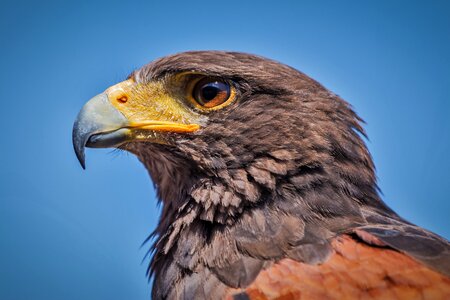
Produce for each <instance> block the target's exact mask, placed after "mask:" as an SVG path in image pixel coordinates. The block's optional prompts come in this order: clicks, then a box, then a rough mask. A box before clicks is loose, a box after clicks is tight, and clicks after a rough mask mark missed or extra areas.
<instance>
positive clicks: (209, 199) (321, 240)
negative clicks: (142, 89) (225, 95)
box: [120, 51, 450, 299]
mask: <svg viewBox="0 0 450 300" xmlns="http://www.w3.org/2000/svg"><path fill="white" fill-rule="evenodd" d="M186 72H189V73H194V74H202V75H206V76H215V77H218V78H221V79H223V80H226V81H228V82H231V83H232V84H233V86H234V87H235V89H236V93H237V96H236V97H237V98H236V101H234V102H233V103H232V104H230V105H229V106H227V107H225V108H223V109H220V110H217V111H212V112H209V113H208V115H207V121H205V123H204V124H203V126H202V127H201V129H200V130H198V131H195V132H193V133H189V134H184V133H170V134H169V135H170V141H171V142H170V143H162V144H161V143H154V142H145V141H144V142H143V141H138V142H135V141H127V142H126V143H123V144H121V145H120V147H121V148H123V149H126V150H128V151H130V152H132V153H134V154H136V156H137V157H138V158H139V159H140V160H141V161H142V163H143V164H144V165H145V167H146V168H147V169H148V171H149V173H150V176H151V178H152V180H153V183H154V184H155V187H156V189H157V191H158V197H159V199H160V200H161V201H162V204H163V206H162V215H161V218H160V222H159V225H158V227H157V228H156V230H155V232H154V233H153V234H152V236H151V238H154V239H155V242H154V244H153V246H152V250H151V254H152V262H151V265H150V267H149V275H150V276H153V278H154V283H153V292H152V298H153V299H218V298H223V297H225V296H231V295H233V294H236V295H237V296H236V298H239V297H242V298H239V299H246V297H254V298H255V299H269V298H274V297H275V296H276V295H278V296H277V297H281V296H283V295H285V296H286V295H290V296H291V297H292V299H295V298H300V297H301V294H295V293H291V294H289V293H288V294H283V292H281V290H280V291H278V294H277V291H276V289H277V288H276V287H277V286H278V287H279V286H282V285H283V284H286V282H285V283H282V282H281V283H280V282H279V284H278V285H276V284H275V285H273V287H272V289H275V291H274V294H273V295H272V296H270V295H269V294H267V293H265V294H264V288H263V286H264V284H263V283H261V282H263V280H266V279H267V278H266V277H264V276H267V275H261V276H259V277H258V275H259V274H267V272H269V274H270V270H271V268H274V267H275V268H277V267H276V266H280V267H278V268H281V266H282V265H283V262H284V263H285V262H286V259H290V260H292V261H295V262H299V263H302V264H299V265H298V266H297V267H298V268H299V270H300V269H302V268H303V269H302V270H305V267H307V266H311V267H312V266H315V265H319V266H317V267H315V268H322V269H320V270H326V269H327V268H328V267H327V266H336V263H335V261H336V259H338V258H336V253H338V252H339V251H340V250H339V249H344V250H343V251H344V252H345V251H346V250H345V249H356V248H355V247H367V249H368V250H367V253H370V254H368V257H371V256H377V255H378V253H380V252H379V251H381V252H383V251H386V252H384V253H387V254H386V255H390V254H389V253H395V255H398V257H400V258H398V259H396V260H395V261H397V262H399V266H396V268H402V266H406V265H408V264H409V265H408V266H413V267H414V266H415V265H414V263H416V262H417V266H419V265H422V264H423V266H421V268H424V269H425V270H428V272H430V273H429V274H434V275H433V276H436V278H440V279H439V280H442V284H441V285H440V286H439V290H440V291H441V290H442V293H441V294H439V295H440V296H443V295H444V296H445V295H448V296H450V280H449V279H448V278H449V276H450V245H449V243H448V241H446V240H445V239H443V238H441V237H439V236H437V235H435V234H433V233H431V232H429V231H427V230H425V229H422V228H420V227H418V226H415V225H413V224H411V223H409V222H407V221H405V220H404V219H402V218H401V217H399V216H398V215H397V214H396V213H394V212H393V211H392V210H391V209H390V208H388V207H387V206H386V205H385V203H384V202H383V201H382V200H381V198H380V196H379V193H378V187H377V183H376V177H375V172H374V165H373V162H372V159H371V157H370V154H369V152H368V150H367V148H366V146H365V144H364V141H363V140H362V138H361V136H364V135H365V133H364V130H363V128H362V127H361V119H360V118H359V117H358V116H357V115H356V114H355V113H354V111H353V110H352V109H351V107H350V106H349V105H348V104H347V103H346V102H345V101H343V100H342V99H341V98H339V97H338V96H337V95H335V94H333V93H331V92H330V91H328V90H327V89H325V88H324V87H323V86H322V85H320V84H319V83H317V82H316V81H314V80H312V79H311V78H309V77H308V76H306V75H304V74H302V73H300V72H299V71H297V70H295V69H293V68H290V67H288V66H286V65H283V64H280V63H277V62H274V61H271V60H268V59H265V58H261V57H258V56H253V55H249V54H243V53H236V52H218V51H203V52H187V53H181V54H177V55H173V56H168V57H165V58H162V59H159V60H157V61H155V62H153V63H150V64H149V65H147V66H144V67H143V68H141V69H139V70H137V71H135V72H134V73H133V74H132V75H131V76H130V77H131V78H132V79H133V80H134V81H135V82H136V83H137V84H144V83H147V82H153V81H158V82H165V83H166V84H168V82H170V80H171V78H173V77H174V76H176V75H177V74H183V73H186ZM338 241H341V242H342V241H344V242H345V243H344V242H342V245H343V246H336V245H337V244H336V243H339V242H338ZM353 244H355V245H356V246H352V245H353ZM358 244H361V245H362V246H357V245H358ZM339 245H340V244H339ZM358 249H359V248H358ZM361 249H366V248H361ZM371 249H376V250H371ZM361 251H362V250H361ZM364 251H366V250H364ZM364 253H366V252H364ZM344 256H345V255H344ZM395 257H397V256H395ZM401 257H404V258H405V260H404V262H405V263H404V264H402V261H403V260H402V259H401ZM408 257H410V258H408ZM411 258H412V259H411ZM354 261H358V262H359V264H360V265H361V267H360V269H361V268H362V269H361V270H362V273H364V272H365V271H364V268H366V269H367V270H369V269H373V266H380V262H375V261H376V259H375V260H370V261H371V262H368V263H367V264H364V263H361V262H360V260H359V258H358V259H356V260H354ZM368 261H369V260H368ZM274 264H275V265H274ZM337 265H339V263H337ZM342 265H346V266H347V267H348V266H349V265H352V262H351V259H349V260H348V261H347V262H346V263H344V262H343V263H342ZM302 266H303V267H302ZM413 267H411V268H413ZM383 268H387V270H389V266H384V267H383ZM414 268H416V269H417V268H418V267H414ZM414 268H413V269H414ZM264 269H266V270H265V271H264V272H265V273H264V272H263V273H261V272H262V271H263V270H264ZM330 269H333V267H330ZM406 269H407V268H406V267H405V270H406ZM294 270H295V268H294ZM314 270H316V271H317V270H319V269H314ZM327 270H328V269H327ZM383 270H385V269H383ZM408 270H410V269H408ZM414 270H415V269H414ZM421 270H422V269H421ZM302 272H303V271H302ZM311 272H312V271H311ZM317 272H318V273H317V274H319V273H320V272H322V271H320V272H319V271H317ZM380 272H387V271H386V270H385V271H380ZM424 272H425V271H424ZM294 273H295V272H294ZM388 273H389V272H387V273H386V274H388ZM302 274H303V275H302V276H305V275H304V272H303V273H302ZM379 274H381V273H379ZM383 274H384V273H383ZM389 274H390V273H389ZM409 274H410V275H408V276H409V277H408V278H419V279H418V280H420V276H419V275H415V273H414V274H413V272H412V273H409ZM411 274H413V275H411ZM427 274H428V273H427ZM322 275H323V274H322ZM286 276H287V275H286ZM380 276H381V275H380ZM392 276H394V275H392ZM430 276H431V275H430ZM257 277H258V279H256V278H257ZM269 277H270V276H269ZM287 277H288V276H287ZM264 278H266V279H264ZM280 278H281V279H279V280H281V281H282V280H283V276H281V277H280ZM293 278H296V277H295V276H294V277H293ZM299 278H300V279H298V278H297V279H298V280H304V279H305V277H301V276H300V277H299ZM302 278H303V279H302ZM376 278H378V277H376ZM255 279H256V280H257V282H255ZM377 280H379V281H380V282H381V281H383V282H384V281H386V282H387V281H389V280H391V281H392V278H390V277H389V276H387V275H386V277H379V278H378V279H377ZM266 281H267V280H266ZM269 281H270V280H269ZM375 281H376V280H375ZM258 282H259V283H258ZM302 282H303V281H302ZM369 282H370V280H368V281H367V284H369ZM439 282H440V281H439ZM394 283H395V282H394ZM258 284H260V285H259V287H258ZM267 284H269V283H267ZM267 284H266V285H265V286H266V287H267ZM395 284H397V285H398V286H402V284H401V283H399V282H396V283H395ZM395 284H394V286H395ZM408 284H409V286H411V283H410V282H409V283H408ZM408 284H405V283H403V285H404V286H408ZM248 286H250V288H249V289H248V290H247V292H245V291H244V290H241V288H242V289H245V288H247V287H248ZM269 286H270V284H269ZM431 286H432V288H433V285H431ZM390 288H392V285H391V287H389V285H386V286H385V289H386V290H389V289H390ZM236 289H237V290H236ZM304 289H305V292H304V293H303V295H304V297H307V296H305V295H308V293H307V292H308V290H307V289H308V287H307V286H306V287H304ZM422 289H423V288H422ZM436 289H438V288H436ZM357 290H358V291H360V294H341V296H342V297H344V296H345V295H347V297H356V296H355V295H362V296H364V295H366V294H361V293H362V292H361V291H362V290H364V287H361V286H360V287H358V288H357ZM266 292H267V291H266ZM258 293H259V294H258ZM258 295H259V296H258ZM274 295H275V296H274ZM309 295H312V294H309ZM336 295H337V294H336ZM343 295H344V296H343ZM367 295H368V294H367ZM384 295H385V296H386V294H384ZM399 295H400V296H399ZM401 295H403V294H397V296H398V297H399V298H402V297H401ZM404 295H407V294H404ZM439 295H438V296H439ZM322 296H323V295H322ZM325 296H326V295H325ZM325 296H323V297H325ZM258 297H259V298H258ZM264 297H265V298H264ZM327 297H332V294H328V296H327ZM380 297H381V296H380ZM275 298H276V297H275ZM381 298H382V297H381Z"/></svg>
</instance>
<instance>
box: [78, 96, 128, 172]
mask: <svg viewBox="0 0 450 300" xmlns="http://www.w3.org/2000/svg"><path fill="white" fill-rule="evenodd" d="M128 125H129V122H128V120H127V119H126V118H125V116H124V115H123V114H122V113H121V112H120V111H118V110H117V109H116V108H115V107H114V106H113V105H112V104H111V102H110V101H109V100H108V96H107V95H106V94H105V93H102V94H99V95H97V96H95V97H94V98H92V99H91V100H89V102H87V103H86V104H85V105H84V106H83V108H82V109H81V111H80V112H79V113H78V116H77V118H76V120H75V123H74V124H73V131H72V142H73V148H74V150H75V154H76V155H77V158H78V161H79V162H80V164H81V166H82V167H83V169H85V167H86V165H85V154H84V148H85V147H91V148H109V147H117V146H119V145H120V144H122V143H124V142H125V141H126V140H127V139H128V138H129V137H130V130H129V129H128V128H127V127H128Z"/></svg>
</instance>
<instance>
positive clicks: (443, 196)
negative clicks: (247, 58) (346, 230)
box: [0, 0, 450, 299]
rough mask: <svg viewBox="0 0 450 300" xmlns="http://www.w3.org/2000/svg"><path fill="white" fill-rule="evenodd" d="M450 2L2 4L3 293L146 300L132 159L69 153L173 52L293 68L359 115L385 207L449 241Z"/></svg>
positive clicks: (152, 218)
mask: <svg viewBox="0 0 450 300" xmlns="http://www.w3.org/2000/svg"><path fill="white" fill-rule="evenodd" d="M448 3H449V2H448V1H371V2H370V4H369V1H365V4H363V3H362V1H291V2H283V1H279V2H275V1H258V2H256V1H255V2H244V1H232V0H231V1H224V2H211V1H198V2H192V1H180V2H173V1H159V2H157V1H123V2H118V1H73V2H68V1H65V2H63V1H34V2H31V1H12V0H6V1H2V7H1V11H0V38H1V46H0V91H1V98H2V100H3V101H2V107H3V108H2V109H1V115H2V116H1V118H0V124H1V126H2V129H3V135H2V138H1V139H0V143H1V155H0V166H1V168H0V238H1V239H0V265H1V272H0V298H1V299H148V298H149V295H150V287H149V286H148V283H147V279H146V278H145V276H144V273H145V269H146V265H147V261H144V262H142V259H143V257H144V254H145V252H146V250H147V246H144V247H143V248H141V247H140V245H141V243H142V242H143V241H144V239H145V238H146V236H147V235H148V234H149V233H150V232H151V230H152V229H153V228H154V226H155V224H156V221H157V218H158V208H157V205H156V201H155V193H154V190H153V188H152V184H151V182H150V180H149V177H148V175H147V173H146V171H145V169H144V168H143V167H142V166H141V165H140V164H139V162H138V161H137V160H136V159H135V158H134V157H133V156H132V155H126V154H118V153H115V152H112V151H110V150H88V151H87V170H86V171H82V169H81V167H80V166H79V165H78V162H77V160H76V158H75V155H74V153H73V150H72V145H71V129H72V123H73V120H74V118H75V117H76V115H77V113H78V111H79V109H80V108H81V106H82V105H83V103H84V102H85V101H87V100H88V99H89V98H91V97H92V96H94V95H96V94H98V93H99V92H101V91H103V90H104V89H105V88H107V87H108V86H110V85H112V84H114V83H116V82H118V81H121V80H122V79H124V78H125V77H126V76H127V75H128V74H129V73H130V72H131V71H132V70H133V69H135V68H138V67H140V66H142V65H143V64H145V63H147V62H149V61H151V60H153V59H155V58H157V57H161V56H165V55H167V54H171V53H175V52H180V51H185V50H200V49H224V50H237V51H245V52H251V53H256V54H260V55H263V56H267V57H270V58H273V59H276V60H279V61H282V62H284V63H287V64H289V65H291V66H293V67H295V68H297V69H299V70H301V71H303V72H305V73H306V74H308V75H310V76H311V77H313V78H315V79H316V80H318V81H319V82H321V83H322V84H324V85H325V86H326V87H327V88H329V89H330V90H332V91H333V92H335V93H337V94H339V95H340V96H342V97H343V98H344V99H346V100H347V101H349V102H350V103H351V104H352V105H353V106H354V107H355V109H356V111H357V112H358V113H359V114H360V115H361V116H362V117H363V118H364V119H365V120H366V122H367V126H366V129H367V131H368V135H369V138H370V141H369V142H368V145H369V149H370V150H371V152H372V154H373V156H374V160H375V163H376V165H377V168H378V173H377V174H378V177H379V182H380V187H381V189H382V191H383V193H384V199H385V201H386V202H387V203H388V204H389V205H390V206H391V207H392V208H393V209H394V210H396V211H397V212H398V213H399V214H401V215H402V216H403V217H405V218H407V219H408V220H410V221H412V222H414V223H416V224H418V225H421V226H423V227H426V228H428V229H430V230H433V231H435V232H437V233H439V234H441V235H443V236H444V237H446V238H450V226H449V225H450V219H449V212H450V201H449V200H450V199H449V195H450V176H449V174H448V172H449V171H450V156H449V152H450V117H449V116H450V5H449V4H448Z"/></svg>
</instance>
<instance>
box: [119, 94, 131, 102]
mask: <svg viewBox="0 0 450 300" xmlns="http://www.w3.org/2000/svg"><path fill="white" fill-rule="evenodd" d="M117 101H119V102H121V103H125V102H127V101H128V97H127V96H126V95H122V96H119V97H117Z"/></svg>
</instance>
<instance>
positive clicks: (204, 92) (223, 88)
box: [192, 77, 231, 108]
mask: <svg viewBox="0 0 450 300" xmlns="http://www.w3.org/2000/svg"><path fill="white" fill-rule="evenodd" d="M230 95H231V87H230V85H229V84H228V83H226V82H224V81H222V80H220V79H217V78H209V77H206V78H203V79H201V80H200V81H199V82H197V84H196V85H195V86H194V90H193V91H192V97H193V98H194V100H195V101H196V102H197V103H198V104H199V105H201V106H202V107H205V108H213V107H216V106H219V105H221V104H223V103H224V102H226V101H227V100H228V99H229V98H230Z"/></svg>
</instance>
